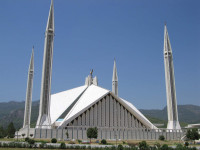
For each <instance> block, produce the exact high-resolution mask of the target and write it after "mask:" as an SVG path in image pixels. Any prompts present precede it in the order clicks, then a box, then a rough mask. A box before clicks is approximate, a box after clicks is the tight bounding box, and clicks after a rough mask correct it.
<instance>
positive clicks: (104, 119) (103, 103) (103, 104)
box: [101, 98, 106, 127]
mask: <svg viewBox="0 0 200 150" xmlns="http://www.w3.org/2000/svg"><path fill="white" fill-rule="evenodd" d="M101 117H102V127H105V125H106V106H105V98H103V100H102V116H101Z"/></svg>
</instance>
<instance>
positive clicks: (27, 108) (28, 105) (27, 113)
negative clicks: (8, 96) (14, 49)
mask: <svg viewBox="0 0 200 150" xmlns="http://www.w3.org/2000/svg"><path fill="white" fill-rule="evenodd" d="M33 76H34V47H33V50H32V55H31V60H30V65H29V70H28V80H27V89H26V101H25V110H24V124H23V128H27V137H28V136H29V128H30V120H31V104H32V89H33Z"/></svg>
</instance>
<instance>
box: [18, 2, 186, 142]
mask: <svg viewBox="0 0 200 150" xmlns="http://www.w3.org/2000/svg"><path fill="white" fill-rule="evenodd" d="M53 3H54V2H53V0H52V1H51V5H50V11H49V17H48V21H47V27H46V32H45V43H44V56H43V70H42V83H41V95H40V108H39V116H38V120H37V124H36V127H35V128H30V117H31V116H30V114H31V103H32V87H33V71H34V58H33V52H32V56H31V62H30V67H29V71H28V81H27V96H26V104H25V112H24V125H23V128H22V129H20V130H19V131H18V132H17V134H18V136H20V135H21V134H23V133H25V134H26V136H29V134H33V135H34V136H33V137H34V138H53V137H54V138H61V139H63V138H65V136H66V135H65V132H66V131H68V133H69V136H70V138H72V139H87V137H86V130H87V129H88V128H89V127H97V128H98V138H99V139H103V138H106V139H115V138H119V139H158V137H159V135H164V136H165V137H166V139H177V138H180V137H181V136H182V134H183V133H182V130H181V127H180V125H179V121H178V111H177V102H176V91H175V79H174V67H173V59H172V49H171V45H170V41H169V36H168V32H167V27H166V25H165V28H164V64H165V79H166V92H167V94H166V95H167V108H168V109H167V110H168V126H167V129H165V132H163V129H158V128H157V127H156V126H155V125H153V124H152V123H151V122H150V121H149V120H148V119H147V118H146V117H145V116H144V115H143V114H142V113H141V112H140V111H139V110H138V109H137V108H136V107H135V106H134V105H133V104H132V103H130V102H129V101H127V100H125V99H123V98H121V97H119V96H118V76H117V66H116V60H114V67H113V78H112V91H110V90H108V89H105V88H103V87H100V86H99V85H98V80H97V77H96V76H95V77H93V70H91V71H90V74H89V75H88V77H86V79H85V84H84V85H82V86H79V87H77V88H73V89H70V90H66V91H63V92H59V93H56V94H51V76H52V63H53V61H52V60H53V44H54V4H53ZM166 130H167V131H169V132H166Z"/></svg>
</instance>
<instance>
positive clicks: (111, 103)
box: [109, 96, 114, 127]
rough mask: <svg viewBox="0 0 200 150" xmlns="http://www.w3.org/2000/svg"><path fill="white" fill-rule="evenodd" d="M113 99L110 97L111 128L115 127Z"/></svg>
mask: <svg viewBox="0 0 200 150" xmlns="http://www.w3.org/2000/svg"><path fill="white" fill-rule="evenodd" d="M113 111H114V109H113V98H112V96H110V113H109V114H110V127H113V120H114V116H113Z"/></svg>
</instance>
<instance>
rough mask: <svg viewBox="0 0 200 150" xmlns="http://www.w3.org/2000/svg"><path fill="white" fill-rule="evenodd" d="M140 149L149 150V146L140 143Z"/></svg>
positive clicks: (143, 142)
mask: <svg viewBox="0 0 200 150" xmlns="http://www.w3.org/2000/svg"><path fill="white" fill-rule="evenodd" d="M139 148H140V150H149V145H148V144H147V142H146V141H142V142H140V143H139Z"/></svg>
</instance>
